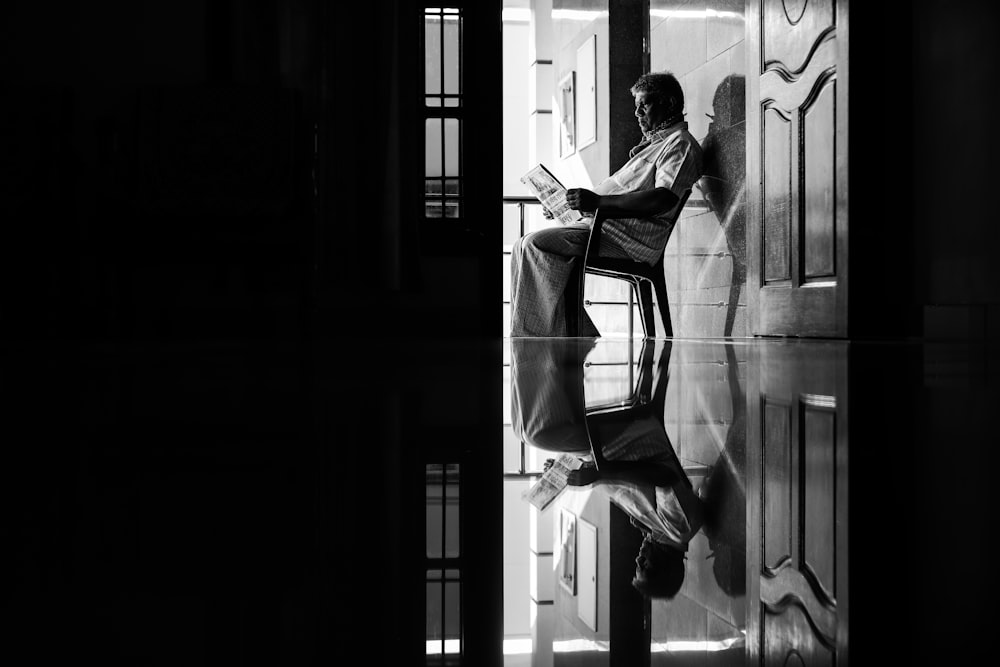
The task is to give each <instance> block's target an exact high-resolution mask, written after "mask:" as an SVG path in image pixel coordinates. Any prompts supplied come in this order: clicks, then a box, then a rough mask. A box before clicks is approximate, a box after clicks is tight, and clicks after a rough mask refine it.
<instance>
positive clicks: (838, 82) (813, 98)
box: [747, 0, 847, 337]
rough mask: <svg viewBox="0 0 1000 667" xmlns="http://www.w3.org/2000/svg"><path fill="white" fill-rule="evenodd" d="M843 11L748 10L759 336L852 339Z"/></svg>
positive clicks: (750, 243) (753, 316)
mask: <svg viewBox="0 0 1000 667" xmlns="http://www.w3.org/2000/svg"><path fill="white" fill-rule="evenodd" d="M846 5H847V3H846V0H813V1H812V2H808V1H807V0H752V1H751V2H750V3H749V5H748V12H747V52H748V54H751V55H750V56H749V57H748V61H747V62H748V68H749V70H748V75H747V109H748V111H747V158H748V159H747V184H748V191H747V250H748V252H747V256H748V265H749V274H748V277H747V295H748V299H749V305H750V320H751V325H750V326H751V330H752V333H753V334H755V335H791V336H838V337H842V336H846V335H847V291H846V287H847V285H846V268H847V41H846V40H847V35H846V28H847V25H846V23H847V11H846Z"/></svg>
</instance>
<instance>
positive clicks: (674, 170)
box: [655, 138, 701, 198]
mask: <svg viewBox="0 0 1000 667" xmlns="http://www.w3.org/2000/svg"><path fill="white" fill-rule="evenodd" d="M700 177H701V159H700V156H699V155H698V151H697V150H696V149H695V147H694V146H692V145H691V142H689V141H687V140H685V139H683V138H682V139H680V140H678V141H674V142H671V144H670V145H668V146H666V147H665V148H664V149H663V151H662V152H661V153H660V155H659V157H658V158H657V161H656V180H655V187H657V188H666V189H667V190H670V191H671V192H673V193H674V194H675V195H677V197H678V198H680V197H683V196H684V193H685V192H687V191H688V190H690V189H691V188H692V187H693V186H694V184H695V182H696V181H697V180H698V179H699V178H700Z"/></svg>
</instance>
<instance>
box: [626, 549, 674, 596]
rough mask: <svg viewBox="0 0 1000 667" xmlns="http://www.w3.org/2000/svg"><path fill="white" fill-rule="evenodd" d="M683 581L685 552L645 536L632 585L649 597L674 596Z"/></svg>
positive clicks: (637, 558) (636, 560)
mask: <svg viewBox="0 0 1000 667" xmlns="http://www.w3.org/2000/svg"><path fill="white" fill-rule="evenodd" d="M682 583H684V552H683V551H681V550H680V549H675V548H673V547H668V546H666V545H663V544H657V543H656V542H654V541H652V540H651V539H650V538H649V537H648V536H647V537H645V538H644V539H643V540H642V546H641V547H639V555H638V556H637V557H636V559H635V577H634V578H633V579H632V587H633V588H635V590H637V591H639V592H640V593H641V594H642V595H643V596H644V597H647V598H672V597H674V596H675V595H677V591H679V590H680V589H681V584H682Z"/></svg>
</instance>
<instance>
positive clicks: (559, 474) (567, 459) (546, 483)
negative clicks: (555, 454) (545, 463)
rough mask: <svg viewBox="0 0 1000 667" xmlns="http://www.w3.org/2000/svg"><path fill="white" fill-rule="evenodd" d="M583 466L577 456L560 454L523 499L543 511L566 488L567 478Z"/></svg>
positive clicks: (523, 495)
mask: <svg viewBox="0 0 1000 667" xmlns="http://www.w3.org/2000/svg"><path fill="white" fill-rule="evenodd" d="M582 465H583V461H581V460H580V459H579V458H577V457H576V456H573V455H572V454H560V455H559V458H557V459H556V460H555V461H553V462H552V466H551V467H549V469H548V470H546V471H545V473H543V474H542V476H541V477H539V478H538V481H537V482H535V483H534V484H533V485H532V486H531V488H530V489H528V490H527V491H525V492H524V493H522V494H521V498H522V499H523V500H527V501H528V502H529V503H531V504H532V505H534V507H535V509H537V510H538V511H542V510H543V509H545V508H546V507H548V506H549V504H550V503H551V502H552V501H553V500H555V499H556V496H558V495H559V494H560V493H561V492H562V490H563V489H565V488H566V483H567V479H566V478H567V476H568V475H569V473H570V471H571V470H578V469H579V468H580V467H581V466H582Z"/></svg>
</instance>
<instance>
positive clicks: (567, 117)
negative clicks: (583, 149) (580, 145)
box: [559, 71, 576, 158]
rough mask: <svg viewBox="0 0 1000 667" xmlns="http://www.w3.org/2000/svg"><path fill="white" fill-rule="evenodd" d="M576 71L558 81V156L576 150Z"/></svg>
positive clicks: (567, 154)
mask: <svg viewBox="0 0 1000 667" xmlns="http://www.w3.org/2000/svg"><path fill="white" fill-rule="evenodd" d="M575 84H576V72H575V71H573V72H570V73H569V74H567V75H566V76H564V77H563V78H562V80H561V81H560V82H559V157H561V158H565V157H569V156H570V155H572V154H573V153H575V152H576V86H575Z"/></svg>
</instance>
